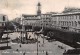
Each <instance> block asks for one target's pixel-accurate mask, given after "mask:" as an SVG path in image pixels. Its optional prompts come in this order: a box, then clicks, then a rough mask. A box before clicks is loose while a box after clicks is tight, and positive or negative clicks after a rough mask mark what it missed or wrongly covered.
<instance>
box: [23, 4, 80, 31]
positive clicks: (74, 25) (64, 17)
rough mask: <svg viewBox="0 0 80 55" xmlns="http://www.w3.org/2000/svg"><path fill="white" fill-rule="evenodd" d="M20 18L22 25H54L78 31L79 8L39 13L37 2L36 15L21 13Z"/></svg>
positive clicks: (39, 8)
mask: <svg viewBox="0 0 80 55" xmlns="http://www.w3.org/2000/svg"><path fill="white" fill-rule="evenodd" d="M22 18H23V20H24V21H23V23H24V25H31V26H40V27H54V28H59V29H63V30H68V31H75V32H80V9H78V8H77V9H76V8H65V10H64V11H63V12H62V13H55V12H49V13H46V14H41V4H40V3H38V5H37V14H36V15H26V14H22Z"/></svg>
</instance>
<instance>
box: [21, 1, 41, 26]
mask: <svg viewBox="0 0 80 55" xmlns="http://www.w3.org/2000/svg"><path fill="white" fill-rule="evenodd" d="M40 16H41V4H40V2H39V3H38V5H37V14H36V15H27V14H22V19H23V20H24V21H23V23H24V25H31V26H39V24H40V23H39V21H40Z"/></svg>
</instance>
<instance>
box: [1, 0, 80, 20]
mask: <svg viewBox="0 0 80 55" xmlns="http://www.w3.org/2000/svg"><path fill="white" fill-rule="evenodd" d="M38 2H40V3H41V11H42V13H46V12H62V11H63V10H64V8H65V7H77V8H80V0H0V14H5V15H8V18H9V20H12V19H14V18H16V17H18V16H21V14H36V11H37V3H38Z"/></svg>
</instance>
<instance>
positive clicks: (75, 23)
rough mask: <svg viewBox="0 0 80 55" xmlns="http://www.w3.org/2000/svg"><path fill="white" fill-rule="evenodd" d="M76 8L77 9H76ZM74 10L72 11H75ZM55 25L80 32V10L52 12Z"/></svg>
mask: <svg viewBox="0 0 80 55" xmlns="http://www.w3.org/2000/svg"><path fill="white" fill-rule="evenodd" d="M74 10H75V9H74ZM74 10H72V11H74ZM52 20H53V23H52V25H53V26H56V28H60V29H64V30H69V31H76V32H80V12H79V9H78V12H77V11H76V12H71V11H70V12H65V13H57V14H52Z"/></svg>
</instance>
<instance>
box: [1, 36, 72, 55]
mask: <svg viewBox="0 0 80 55" xmlns="http://www.w3.org/2000/svg"><path fill="white" fill-rule="evenodd" d="M31 35H33V34H31ZM13 36H15V34H14V35H13ZM33 36H36V35H33ZM36 37H37V36H36ZM38 37H39V38H38V40H39V41H40V43H39V44H38V55H46V52H47V54H48V55H63V52H64V51H65V49H68V48H71V47H69V46H67V45H65V44H63V43H60V42H58V41H53V42H48V41H47V40H46V39H44V44H43V38H41V36H38ZM6 45H7V44H6V43H5V44H0V47H1V46H6ZM58 45H63V46H64V48H63V49H61V48H59V47H58ZM9 46H11V49H6V50H0V52H1V54H0V55H37V43H34V44H21V47H20V43H18V44H17V43H12V42H10V43H9Z"/></svg>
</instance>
